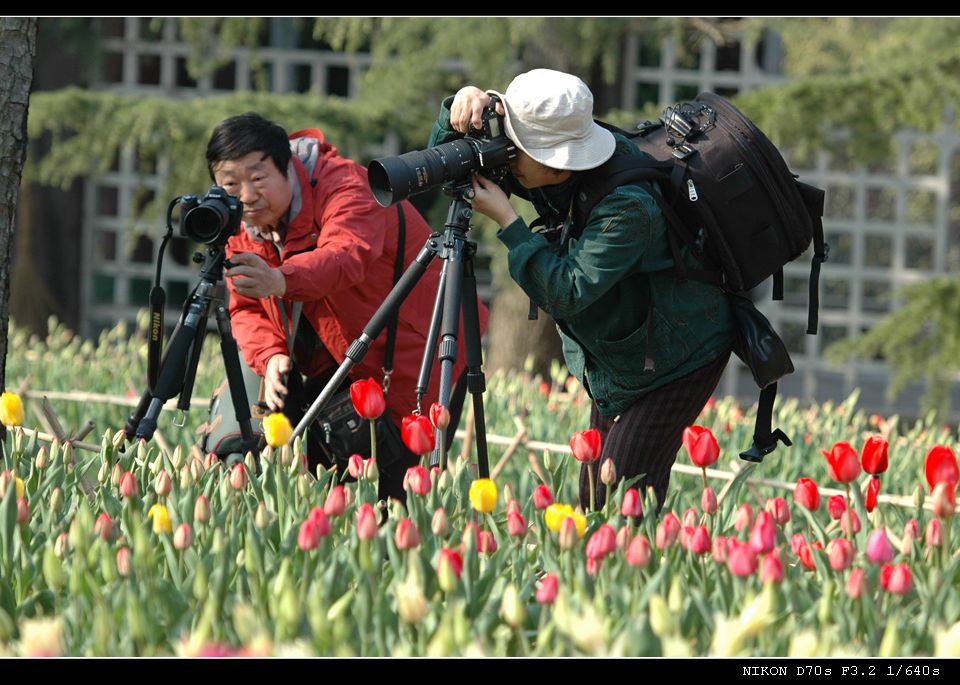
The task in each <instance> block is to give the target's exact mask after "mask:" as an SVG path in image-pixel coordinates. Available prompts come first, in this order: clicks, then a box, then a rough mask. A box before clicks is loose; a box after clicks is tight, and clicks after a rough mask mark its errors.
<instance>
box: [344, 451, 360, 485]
mask: <svg viewBox="0 0 960 685" xmlns="http://www.w3.org/2000/svg"><path fill="white" fill-rule="evenodd" d="M347 473H349V474H350V477H351V478H353V479H355V480H360V477H361V476H363V457H361V456H360V455H359V454H351V455H350V458H349V459H347Z"/></svg>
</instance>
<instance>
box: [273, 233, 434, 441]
mask: <svg viewBox="0 0 960 685" xmlns="http://www.w3.org/2000/svg"><path fill="white" fill-rule="evenodd" d="M440 248H441V245H440V241H439V239H438V237H437V236H431V237H430V238H428V239H427V242H426V244H425V245H424V246H423V248H422V249H421V250H420V253H419V254H418V255H417V257H416V259H414V260H413V261H412V262H410V266H408V267H407V270H406V271H404V272H403V276H401V277H400V280H399V281H397V284H396V285H395V286H393V290H391V291H390V292H389V294H388V295H387V296H386V298H385V299H384V300H383V303H382V304H381V305H380V307H379V308H378V309H377V311H376V312H374V314H373V316H372V317H370V321H368V322H367V325H366V326H364V328H363V333H361V335H360V337H359V338H357V339H356V340H354V341H353V342H352V343H350V347H349V348H348V349H347V354H346V358H345V359H344V360H343V363H342V364H341V365H340V366H339V367H338V368H337V370H336V371H335V372H334V374H333V377H331V378H330V380H329V381H328V382H327V384H326V385H325V386H323V390H321V391H320V394H319V395H318V396H317V399H315V400H314V401H313V404H311V405H310V408H309V409H307V413H306V414H304V415H303V418H302V419H300V423H298V424H297V427H296V428H295V429H294V430H293V435H291V436H290V441H291V443H292V442H293V440H294V439H296V437H297V436H298V435H301V434H302V433H303V432H304V431H305V430H306V429H307V426H309V425H310V424H311V423H312V422H313V420H314V418H316V416H317V414H318V413H319V412H320V410H321V409H322V408H323V407H324V405H326V403H327V402H329V401H330V398H331V397H333V394H334V393H335V392H336V391H337V388H339V387H340V385H341V384H342V383H343V382H344V381H345V380H346V379H347V375H348V374H349V373H350V369H352V368H353V367H354V366H355V365H356V364H357V363H358V362H360V361H361V360H362V359H363V358H364V357H365V356H366V355H367V352H368V351H369V349H370V345H371V344H372V343H373V341H374V340H376V339H377V336H378V335H380V332H381V331H382V330H383V329H384V328H386V326H387V322H388V321H389V320H390V317H391V315H392V314H393V313H394V312H395V311H396V310H397V309H399V308H400V305H401V304H403V301H404V299H406V297H407V295H409V294H410V291H412V290H413V289H414V287H415V286H416V285H417V283H418V282H419V281H420V278H421V277H423V274H424V273H425V272H426V270H427V267H428V266H429V265H430V262H431V261H433V258H434V257H436V256H437V252H438V251H439V250H440Z"/></svg>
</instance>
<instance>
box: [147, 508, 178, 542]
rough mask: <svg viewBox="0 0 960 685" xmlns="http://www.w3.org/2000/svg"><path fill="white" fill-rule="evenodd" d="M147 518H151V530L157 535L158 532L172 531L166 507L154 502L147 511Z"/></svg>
mask: <svg viewBox="0 0 960 685" xmlns="http://www.w3.org/2000/svg"><path fill="white" fill-rule="evenodd" d="M147 518H152V519H153V532H154V533H156V534H157V535H159V534H160V533H172V532H173V524H172V523H171V522H170V514H169V513H168V512H167V508H166V507H165V506H163V505H162V504H154V505H153V506H152V507H150V511H149V512H147Z"/></svg>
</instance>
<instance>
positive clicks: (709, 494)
mask: <svg viewBox="0 0 960 685" xmlns="http://www.w3.org/2000/svg"><path fill="white" fill-rule="evenodd" d="M700 509H701V510H702V511H703V513H704V514H707V515H708V516H713V515H714V514H716V513H717V496H716V495H715V494H714V492H713V488H710V487H706V488H704V489H703V493H702V494H701V495H700Z"/></svg>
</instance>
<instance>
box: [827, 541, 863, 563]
mask: <svg viewBox="0 0 960 685" xmlns="http://www.w3.org/2000/svg"><path fill="white" fill-rule="evenodd" d="M856 553H857V550H856V549H854V547H853V543H852V542H850V540H848V539H847V538H836V539H834V540H831V541H830V544H828V545H827V558H828V559H829V560H830V568H832V569H833V570H834V571H845V570H847V569H848V568H850V566H851V564H853V558H854V556H856Z"/></svg>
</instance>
